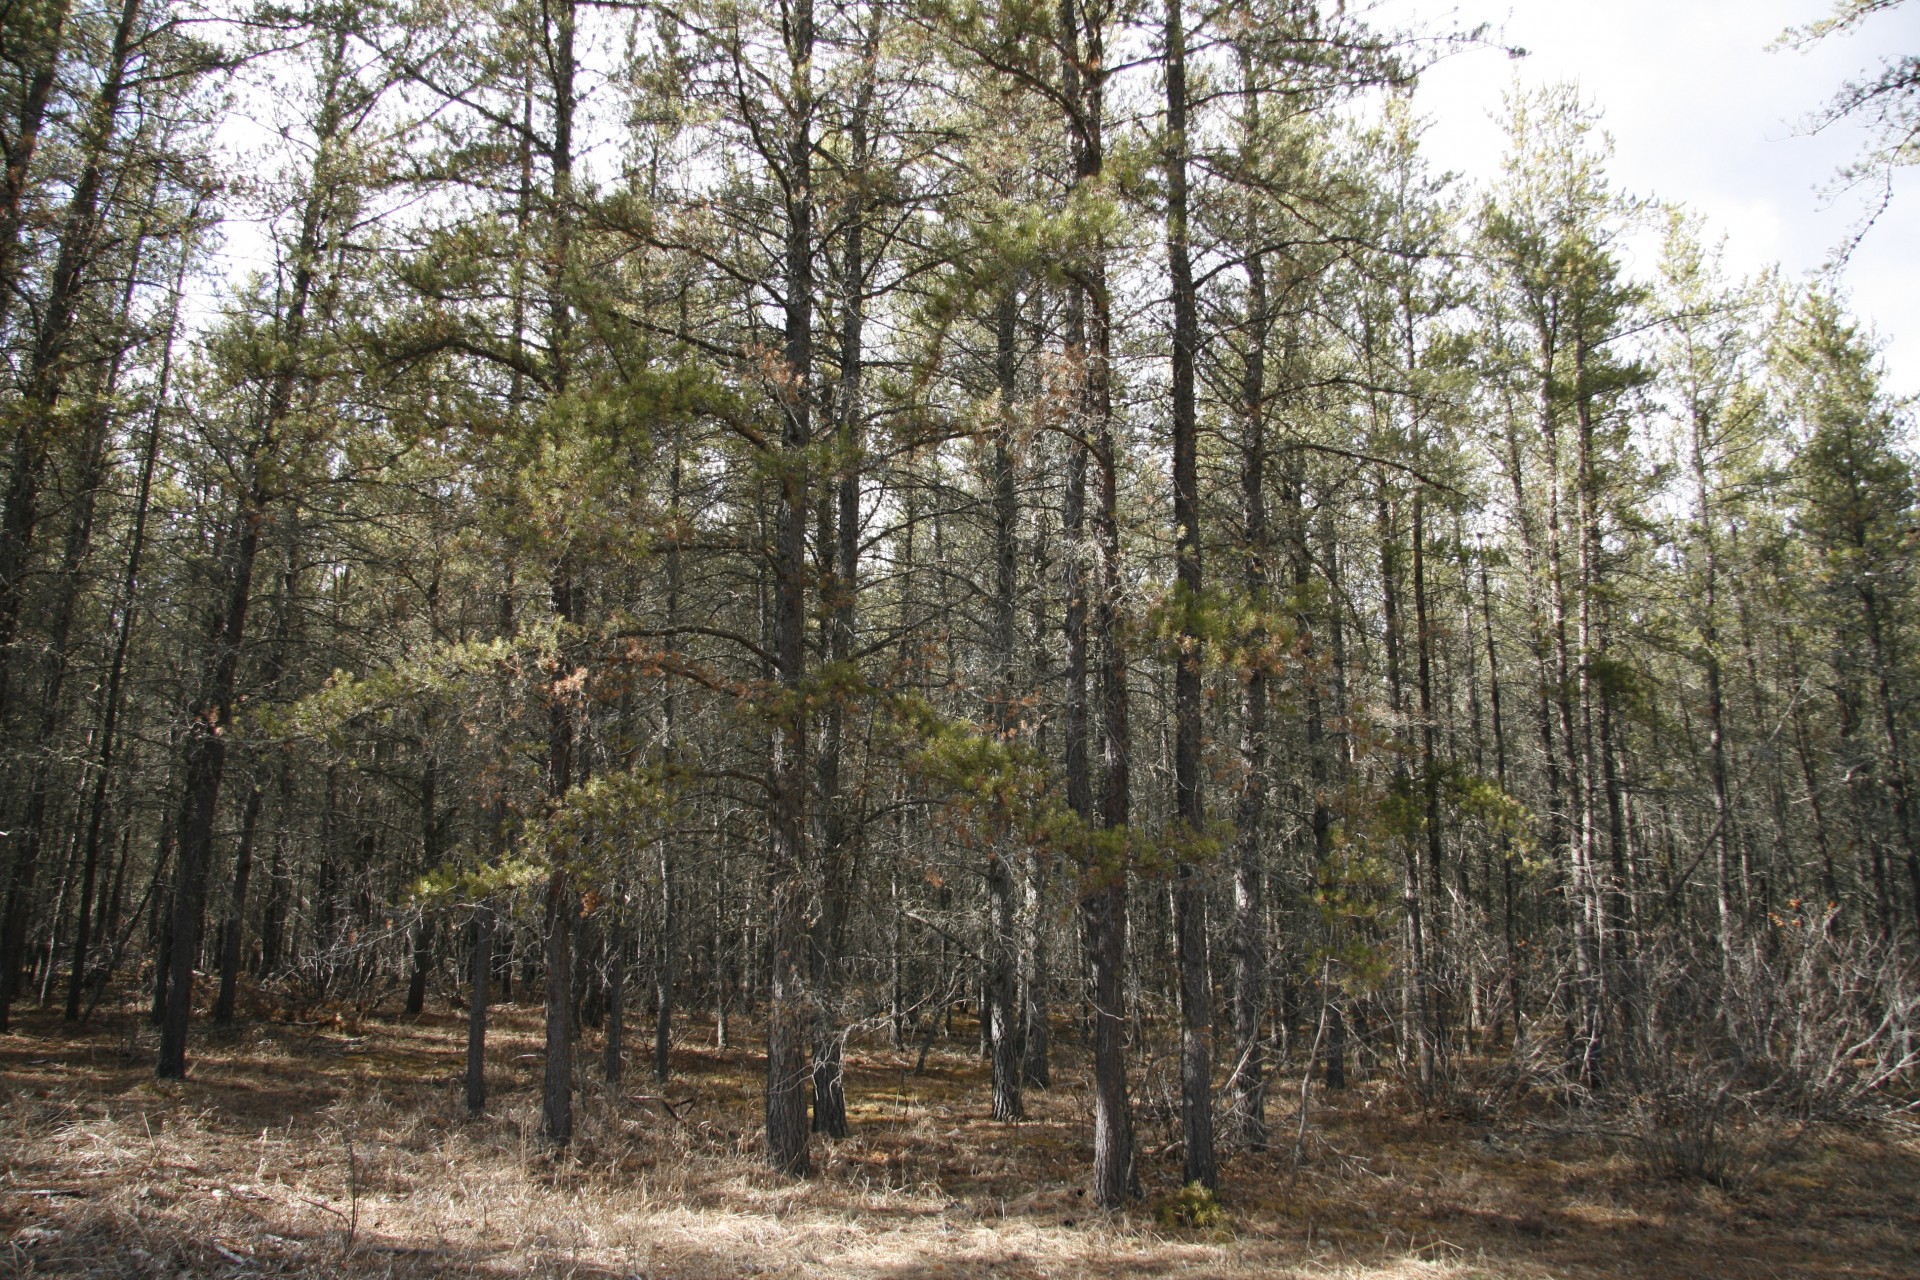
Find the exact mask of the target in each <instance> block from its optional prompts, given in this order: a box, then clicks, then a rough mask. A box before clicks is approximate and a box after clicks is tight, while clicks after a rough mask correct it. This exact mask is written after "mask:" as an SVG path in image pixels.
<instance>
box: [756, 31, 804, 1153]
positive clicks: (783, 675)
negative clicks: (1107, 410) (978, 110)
mask: <svg viewBox="0 0 1920 1280" xmlns="http://www.w3.org/2000/svg"><path fill="white" fill-rule="evenodd" d="M784 27H785V38H786V41H787V59H788V69H789V85H788V89H787V94H786V99H787V120H786V126H787V137H786V155H785V175H784V176H785V189H786V233H785V249H786V255H785V270H784V279H783V282H782V283H783V289H784V291H785V312H786V317H785V319H786V326H785V350H784V355H785V358H786V370H785V377H784V379H783V380H782V384H781V410H782V413H781V417H782V436H781V447H780V451H779V456H778V459H777V468H778V477H779V490H778V494H777V497H776V501H775V513H774V522H773V524H774V528H773V537H774V547H773V558H774V606H773V620H772V621H773V626H772V630H773V648H774V662H775V667H776V678H777V681H778V684H779V687H780V690H781V692H782V695H783V697H784V700H785V705H784V706H783V707H782V708H781V709H780V710H779V712H778V713H777V714H776V716H775V723H774V727H773V732H772V734H771V742H770V748H771V749H770V751H769V759H768V769H767V774H768V795H769V800H768V806H769V815H768V816H769V825H770V827H771V839H770V840H769V842H768V861H767V888H768V912H767V926H768V929H769V930H770V932H771V935H772V936H771V938H770V939H769V944H770V945H769V948H768V952H769V954H768V963H769V965H770V971H769V973H768V988H769V1000H770V1004H769V1007H768V1012H767V1093H766V1127H767V1161H768V1163H769V1164H770V1165H771V1166H772V1167H773V1168H774V1169H775V1170H777V1171H779V1172H781V1173H785V1174H789V1175H791V1176H795V1177H803V1176H805V1175H806V1173H807V1172H808V1168H809V1153H808V1150H807V1105H806V1081H807V1077H808V1075H809V1074H810V1073H809V1070H808V1067H807V1060H806V1049H807V1041H808V1038H809V1034H810V1032H811V1030H812V1021H813V1020H812V1017H811V1011H810V1010H809V1009H808V1007H807V1004H808V1000H807V991H806V987H805V973H806V953H807V943H808V938H807V869H808V867H807V863H808V858H807V831H806V793H807V762H806V755H807V731H806V730H807V725H806V721H807V716H806V712H805V710H804V709H803V707H802V705H801V700H800V698H799V692H800V687H801V684H802V682H803V681H804V680H805V678H806V665H807V661H806V627H807V609H806V584H807V577H808V568H807V563H806V555H807V508H808V498H807V494H808V488H809V484H808V462H807V450H808V447H809V446H810V444H811V443H812V435H813V406H812V393H813V388H812V382H813V186H812V172H813V169H812V165H813V115H814V99H813V86H812V69H813V53H814V29H813V4H812V0H797V3H795V4H794V5H793V6H792V8H791V9H790V11H789V14H788V20H787V22H786V23H785V24H784Z"/></svg>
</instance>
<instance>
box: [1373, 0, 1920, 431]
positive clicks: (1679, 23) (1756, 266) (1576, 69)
mask: <svg viewBox="0 0 1920 1280" xmlns="http://www.w3.org/2000/svg"><path fill="white" fill-rule="evenodd" d="M1829 4H1830V0H1379V2H1378V3H1377V4H1375V5H1373V6H1371V7H1370V8H1369V9H1368V12H1369V14H1370V15H1371V17H1372V19H1373V20H1374V21H1375V22H1376V23H1378V24H1379V25H1382V26H1389V27H1397V26H1416V25H1425V26H1427V27H1429V28H1430V29H1435V30H1441V29H1447V28H1450V27H1472V26H1475V25H1478V24H1479V23H1482V22H1485V23H1490V24H1493V26H1494V28H1495V29H1496V32H1497V34H1498V35H1499V36H1500V38H1501V42H1502V43H1504V44H1507V45H1518V46H1520V47H1522V48H1525V49H1527V50H1528V51H1529V52H1528V55H1527V56H1526V57H1524V58H1520V59H1513V60H1510V59H1509V58H1508V57H1507V55H1506V54H1504V53H1502V52H1499V51H1498V50H1495V49H1474V50H1469V51H1467V52H1464V53H1459V54H1455V55H1453V56H1451V57H1449V58H1447V59H1445V60H1444V61H1442V62H1441V63H1440V64H1439V65H1437V66H1435V67H1434V68H1432V69H1431V70H1429V71H1428V73H1427V74H1426V76H1425V77H1424V78H1423V80H1422V83H1421V86H1420V89H1419V91H1418V95H1417V97H1416V99H1415V101H1416V106H1417V107H1418V109H1419V110H1420V112H1421V113H1422V114H1424V115H1426V116H1427V117H1429V118H1430V119H1431V121H1432V124H1431V127H1430V130H1429V132H1428V134H1427V151H1428V154H1429V156H1430V158H1431V159H1432V161H1433V162H1434V163H1435V164H1436V165H1437V166H1438V167H1440V168H1443V169H1450V170H1454V171H1456V172H1457V173H1459V174H1460V175H1461V176H1462V177H1463V178H1466V179H1468V180H1485V179H1490V178H1492V177H1494V176H1496V175H1497V174H1498V172H1499V166H1500V157H1501V153H1502V150H1503V145H1504V144H1503V139H1502V135H1501V130H1500V127H1499V124H1498V118H1499V114H1500V111H1501V101H1502V98H1503V96H1504V94H1505V93H1506V92H1507V91H1509V90H1510V89H1512V88H1513V87H1514V86H1515V85H1516V84H1520V85H1525V86H1532V85H1540V84H1549V83H1555V82H1571V83H1574V84H1576V85H1577V86H1578V87H1579V88H1580V90H1581V91H1582V92H1583V94H1584V95H1585V96H1586V97H1587V99H1588V100H1589V101H1590V102H1591V103H1592V104H1593V105H1594V106H1595V107H1597V108H1598V109H1599V110H1600V112H1601V113H1602V120H1603V124H1604V127H1605V128H1606V130H1607V132H1608V133H1610V134H1611V135H1612V138H1613V143H1614V157H1613V160H1612V162H1611V164H1610V166H1609V173H1610V174H1611V175H1612V178H1613V181H1614V185H1615V187H1616V188H1617V189H1619V190H1621V191H1624V192H1626V193H1629V194H1632V195H1638V196H1649V197H1657V198H1659V199H1661V200H1665V201H1671V202H1675V203H1679V204H1684V205H1686V206H1688V207H1690V208H1692V209H1694V210H1695V211H1697V212H1698V213H1700V214H1701V215H1703V216H1704V217H1705V219H1706V222H1707V231H1708V235H1709V236H1710V237H1711V236H1714V235H1720V236H1724V237H1725V250H1724V252H1725V262H1726V264H1727V266H1728V267H1729V268H1730V269H1731V270H1732V271H1734V272H1736V273H1739V274H1747V273H1752V272H1757V271H1760V270H1763V269H1765V268H1766V267H1767V266H1769V265H1771V264H1774V263H1778V264H1779V265H1780V266H1781V267H1782V268H1783V269H1784V270H1785V271H1786V272H1787V273H1788V274H1789V275H1793V276H1802V275H1804V273H1806V272H1809V271H1813V270H1817V269H1818V268H1819V267H1820V266H1821V265H1822V264H1823V263H1825V262H1826V261H1828V260H1829V258H1830V257H1831V256H1832V253H1833V251H1834V249H1835V248H1836V246H1838V245H1840V244H1842V243H1843V242H1845V241H1846V240H1847V239H1848V238H1849V232H1850V230H1851V229H1852V228H1853V227H1854V226H1855V225H1856V224H1857V223H1858V222H1859V220H1860V218H1861V215H1862V213H1863V211H1864V209H1865V208H1866V207H1867V205H1866V204H1865V203H1863V197H1862V196H1861V195H1860V194H1859V193H1852V194H1846V193H1842V194H1839V195H1833V194H1831V189H1832V188H1833V186H1834V185H1835V182H1834V175H1835V172H1836V171H1837V170H1838V169H1839V168H1841V167H1842V166H1843V165H1845V164H1846V163H1847V162H1848V161H1849V160H1851V159H1853V158H1854V157H1855V156H1856V155H1857V154H1858V152H1859V150H1860V147H1861V143H1862V142H1863V140H1864V139H1865V138H1866V136H1867V135H1866V134H1865V133H1864V132H1863V131H1861V130H1859V129H1856V128H1852V127H1835V128H1831V129H1828V130H1826V131H1824V132H1819V133H1812V132H1809V130H1808V128H1807V127H1806V122H1807V117H1808V116H1809V115H1810V114H1811V113H1813V112H1815V111H1817V110H1818V109H1819V108H1820V107H1821V106H1822V105H1823V104H1825V103H1826V102H1827V100H1828V99H1829V98H1830V97H1831V96H1832V95H1833V93H1834V91H1835V90H1836V89H1837V88H1838V87H1839V86H1840V85H1841V84H1842V83H1843V82H1844V81H1845V80H1847V79H1849V78H1851V77H1855V76H1859V75H1862V74H1864V73H1866V72H1867V71H1868V70H1869V69H1872V68H1875V67H1877V66H1878V65H1879V62H1880V59H1881V58H1882V57H1884V56H1887V55H1890V54H1894V53H1907V52H1915V51H1920V0H1915V3H1911V4H1908V5H1905V6H1903V7H1900V8H1896V9H1894V10H1893V11H1891V12H1888V13H1881V14H1878V15H1876V16H1875V17H1873V18H1872V19H1870V20H1869V21H1868V22H1867V23H1865V24H1864V25H1863V26H1862V27H1861V29H1860V30H1859V31H1857V32H1855V33H1852V34H1850V35H1848V36H1830V37H1828V38H1827V39H1826V40H1824V41H1821V42H1820V43H1819V44H1818V45H1816V46H1815V47H1813V48H1811V49H1808V50H1806V51H1799V50H1795V49H1790V48H1781V49H1770V48H1769V46H1770V45H1772V44H1773V43H1774V41H1775V40H1776V39H1777V38H1778V37H1779V36H1780V34H1781V33H1782V32H1783V31H1784V30H1786V29H1787V28H1788V27H1791V26H1797V25H1802V24H1805V23H1808V22H1812V21H1814V20H1816V19H1818V18H1820V17H1822V16H1824V15H1825V14H1826V13H1827V12H1828V11H1829ZM1359 7H1361V6H1357V5H1356V6H1350V8H1359ZM1823 193H1824V194H1823ZM1641 265H1642V266H1644V267H1648V268H1650V267H1651V266H1652V264H1651V263H1645V264H1641ZM1917 269H1920V169H1916V170H1911V171H1908V172H1907V173H1905V174H1904V175H1903V176H1902V178H1901V180H1900V181H1899V182H1898V183H1897V184H1896V187H1895V196H1894V202H1893V205H1892V207H1891V208H1890V209H1889V210H1888V211H1887V212H1886V213H1885V214H1884V215H1882V217H1881V219H1880V221H1879V223H1878V224H1877V225H1876V226H1875V227H1874V228H1873V229H1872V231H1871V232H1869V233H1868V235H1867V237H1866V239H1865V240H1864V241H1863V242H1862V243H1861V245H1860V246H1859V248H1858V249H1856V250H1855V252H1854V254H1853V257H1852V259H1851V261H1850V263H1849V265H1848V266H1847V268H1846V270H1845V272H1844V274H1843V276H1842V277H1841V282H1842V285H1843V287H1844V288H1845V289H1846V290H1847V292H1848V294H1849V296H1850V299H1851V304H1852V308H1853V311H1854V313H1855V314H1856V315H1857V316H1859V317H1860V318H1861V319H1863V320H1864V321H1866V322H1867V323H1868V324H1869V326H1870V327H1871V328H1872V329H1873V331H1874V332H1875V333H1876V334H1877V336H1878V337H1879V339H1880V341H1881V342H1882V344H1883V359H1884V361H1885V368H1886V375H1887V377H1886V385H1887V389H1888V390H1889V391H1892V392H1894V393H1895V394H1899V395H1916V394H1920V287H1917V286H1920V270H1917Z"/></svg>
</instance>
